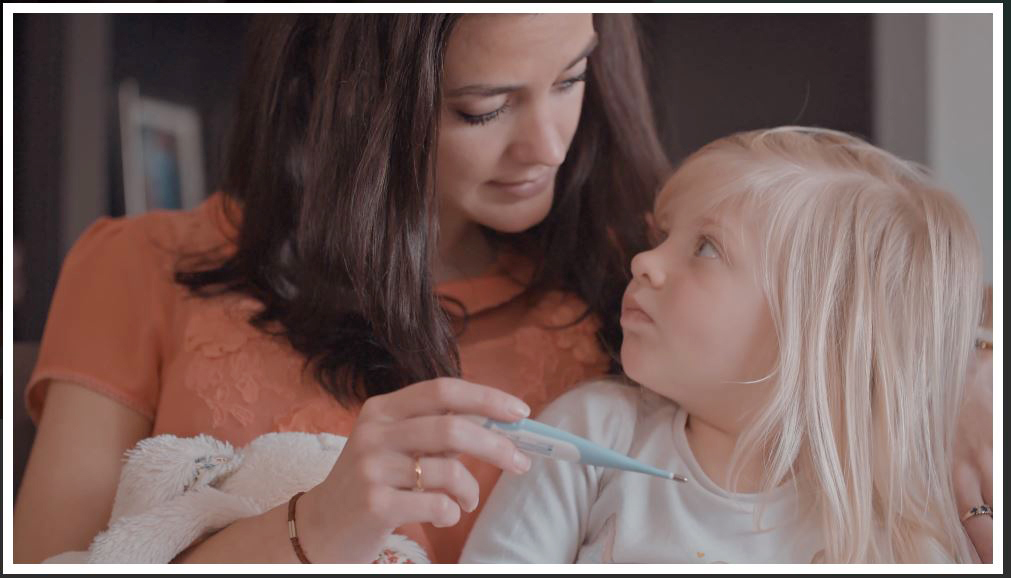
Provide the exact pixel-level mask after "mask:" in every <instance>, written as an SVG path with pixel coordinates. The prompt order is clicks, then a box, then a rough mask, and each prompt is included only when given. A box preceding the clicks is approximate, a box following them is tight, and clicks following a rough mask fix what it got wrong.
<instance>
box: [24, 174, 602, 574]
mask: <svg viewBox="0 0 1011 578" xmlns="http://www.w3.org/2000/svg"><path fill="white" fill-rule="evenodd" d="M236 214H237V209H236V205H235V204H234V203H232V202H230V201H228V200H227V197H226V196H225V195H224V194H222V193H216V194H214V195H212V196H211V197H209V198H208V199H207V200H206V201H204V202H203V203H202V204H201V205H200V206H199V207H197V208H195V209H193V210H190V211H156V212H152V213H148V214H145V215H142V216H138V217H130V218H103V219H101V220H99V221H98V222H96V223H95V224H93V225H92V226H91V227H90V228H89V229H88V230H87V231H86V232H85V233H84V234H83V235H82V236H81V238H80V239H79V240H78V241H77V243H76V244H75V245H74V247H73V249H72V250H71V251H70V253H69V254H68V255H67V258H66V260H65V262H64V264H63V269H62V271H61V273H60V278H59V282H58V283H57V287H56V292H55V295H54V296H53V301H52V304H51V306H50V311H49V318H48V320H47V323H46V328H45V333H44V335H43V338H42V343H41V346H40V351H39V358H38V363H37V365H36V367H35V370H34V372H33V374H32V377H31V379H30V381H29V385H28V388H27V391H26V394H25V395H26V403H27V407H28V412H29V414H30V415H31V416H32V419H34V420H36V422H37V421H38V418H39V415H40V413H41V411H42V408H43V404H44V402H45V396H46V389H47V385H48V382H49V381H50V380H62V381H70V382H73V383H76V384H78V385H81V386H84V387H87V388H89V389H91V390H93V391H96V392H98V393H100V394H102V395H106V396H109V397H111V398H112V399H115V400H116V401H118V402H120V403H122V404H123V405H125V406H127V407H129V408H131V409H133V410H135V411H137V412H139V413H140V414H141V415H143V416H145V417H147V418H148V419H150V420H151V422H152V424H153V430H152V435H159V434H165V433H170V434H174V435H177V436H193V435H197V434H200V433H203V434H208V435H211V436H214V437H216V438H218V439H221V440H225V441H228V442H230V443H232V444H233V445H236V446H242V445H245V444H247V443H248V442H249V441H251V440H252V439H254V438H256V437H257V436H260V435H262V434H265V433H269V432H282V431H302V432H312V433H317V432H329V433H334V434H338V435H348V434H349V432H350V431H351V427H352V425H353V423H354V419H355V413H356V411H355V410H351V411H349V410H346V409H344V408H342V407H341V406H340V405H339V404H338V403H337V402H336V401H335V400H334V399H333V398H332V397H331V396H330V395H329V394H328V393H326V392H325V391H324V390H323V389H322V387H320V386H319V384H318V383H317V382H316V381H315V379H314V378H313V377H312V372H311V371H306V372H303V370H302V369H303V357H302V356H301V355H300V354H299V353H298V352H297V351H295V350H294V349H292V348H291V346H290V345H289V344H287V343H286V342H285V341H284V340H283V339H280V338H275V337H271V336H269V335H267V334H265V333H263V332H261V331H258V330H257V329H255V328H254V327H252V326H251V325H250V324H249V323H248V322H247V320H248V319H249V317H250V315H251V314H252V313H255V312H256V311H258V309H259V307H260V305H259V303H258V302H257V301H255V300H253V299H251V298H249V297H245V296H241V295H225V296H220V297H214V298H210V299H205V298H198V297H194V296H191V295H189V294H188V290H187V289H186V288H185V287H183V286H181V285H178V284H176V283H175V282H174V281H173V272H174V270H175V267H176V264H177V260H178V256H179V254H181V253H186V252H195V251H205V250H208V249H215V248H218V249H220V250H221V251H232V250H234V243H233V242H232V241H231V240H232V239H234V238H235V237H234V234H235V232H236V231H237V229H236V225H235V224H234V223H235V222H237V220H238V218H237V217H236ZM524 269H525V267H524V266H523V263H521V262H520V261H518V260H516V259H508V258H502V259H499V261H498V262H497V263H496V264H495V265H494V266H493V267H492V268H491V269H490V270H489V271H488V272H487V273H485V274H484V275H481V276H479V277H476V278H472V279H465V280H458V281H451V282H447V283H443V284H441V285H439V286H438V288H437V291H438V292H439V293H440V294H441V295H445V296H448V297H452V298H455V299H457V300H459V302H461V303H462V304H463V305H464V306H465V307H466V308H467V311H468V312H469V314H470V315H471V316H472V317H471V319H470V321H469V323H468V325H467V327H466V330H465V332H464V333H463V335H461V336H460V337H459V338H458V344H459V350H460V358H461V366H462V377H463V378H464V379H466V380H468V381H473V382H476V383H481V384H485V385H491V386H495V387H498V388H500V389H502V390H504V391H507V392H510V393H512V394H514V395H516V396H518V397H520V398H522V399H523V400H524V401H526V402H527V403H528V404H529V405H530V407H531V408H532V410H533V411H534V412H535V413H536V412H538V411H539V410H540V408H541V407H543V406H544V405H545V404H546V403H547V402H549V401H551V400H552V399H554V398H555V397H557V396H559V395H561V393H563V392H564V391H566V390H567V389H568V388H570V387H571V386H572V385H574V384H576V383H577V382H579V381H582V380H584V379H588V378H590V377H593V376H596V375H600V374H602V373H604V372H605V371H606V369H607V359H606V357H605V356H604V354H603V353H602V352H601V350H600V348H599V346H598V344H597V341H596V338H595V335H594V334H595V332H596V330H597V328H598V322H597V321H596V320H595V319H594V318H592V317H589V318H587V319H584V320H583V321H582V322H580V323H578V324H576V325H574V326H571V327H567V328H564V329H557V327H558V326H561V325H565V324H567V323H568V322H570V321H572V320H574V319H575V318H576V317H577V316H578V315H579V314H580V313H581V312H582V303H581V302H580V301H579V300H578V299H577V298H575V297H574V296H571V295H567V294H562V293H551V294H548V295H546V296H544V297H543V298H541V299H540V300H539V302H538V303H536V304H535V305H534V306H532V307H531V306H528V305H526V306H525V305H523V304H521V303H511V304H509V305H506V306H504V307H499V308H495V307H496V306H497V305H501V304H503V303H505V302H506V301H508V300H509V299H510V298H511V297H514V296H515V295H517V294H518V293H519V292H520V291H522V289H523V286H522V284H521V283H519V282H518V281H516V280H515V279H516V277H518V276H519V277H522V275H523V274H524ZM493 308H495V309H494V310H493ZM482 312H485V313H487V314H485V315H477V314H478V313H482ZM463 461H464V463H465V464H466V465H467V466H468V468H470V470H471V471H472V472H473V473H474V475H475V477H476V478H477V479H478V482H479V483H480V486H481V496H482V502H483V499H484V497H486V496H487V495H488V492H489V491H490V490H491V487H492V486H493V485H494V483H495V481H496V480H497V479H498V475H499V474H500V471H499V470H497V469H495V468H494V467H492V466H488V465H486V464H483V463H480V462H477V461H476V460H469V459H468V458H467V457H466V456H464V458H463ZM479 511H480V507H479V508H478V510H477V511H475V512H473V513H470V514H467V513H464V514H463V518H462V519H461V521H460V523H459V524H457V525H456V526H454V527H451V528H435V527H434V526H431V525H425V526H424V527H423V532H424V536H423V537H422V536H421V535H420V534H419V532H417V531H414V532H410V533H411V534H412V536H413V537H416V538H418V539H419V540H420V541H422V542H424V545H425V546H426V547H428V549H429V553H430V554H431V556H432V559H433V561H436V562H456V560H457V559H458V557H459V553H460V550H461V549H462V547H463V542H464V541H465V539H466V536H467V533H468V532H469V530H470V527H471V526H472V524H473V522H474V518H475V516H476V515H477V513H478V512H479Z"/></svg>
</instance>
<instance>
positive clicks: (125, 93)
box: [118, 79, 206, 215]
mask: <svg viewBox="0 0 1011 578" xmlns="http://www.w3.org/2000/svg"><path fill="white" fill-rule="evenodd" d="M118 97H119V124H120V137H121V151H122V161H123V207H124V210H125V212H126V214H127V215H139V214H143V213H146V212H148V211H153V210H160V209H167V210H180V209H183V210H185V209H192V208H194V207H196V206H197V205H199V204H200V202H201V201H203V199H204V198H205V196H206V191H205V190H204V164H203V160H204V158H203V150H202V141H201V126H200V115H199V114H198V113H197V112H196V110H194V109H193V108H191V107H187V106H182V105H179V104H175V103H171V102H167V101H163V100H159V99H155V98H150V97H146V96H141V94H140V90H139V87H138V85H137V82H136V81H134V80H132V79H128V80H125V81H123V82H122V83H121V84H120V86H119V95H118Z"/></svg>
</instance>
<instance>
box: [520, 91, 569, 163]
mask: <svg viewBox="0 0 1011 578" xmlns="http://www.w3.org/2000/svg"><path fill="white" fill-rule="evenodd" d="M553 117H554V115H553V114H552V109H551V108H550V107H548V106H546V105H537V106H532V107H531V108H530V109H529V111H528V114H527V115H526V118H525V119H524V121H523V122H521V123H520V125H519V126H518V127H517V131H516V134H515V135H514V137H513V143H512V149H513V150H512V152H513V156H514V158H515V159H516V160H517V161H518V162H520V163H522V164H524V165H545V166H549V167H557V166H559V165H561V164H562V162H563V161H564V160H565V154H566V153H567V152H568V151H567V146H566V142H565V138H564V135H563V133H562V127H561V124H560V120H559V119H556V118H553Z"/></svg>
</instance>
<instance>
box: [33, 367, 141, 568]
mask: <svg viewBox="0 0 1011 578" xmlns="http://www.w3.org/2000/svg"><path fill="white" fill-rule="evenodd" d="M15 401H16V402H17V401H18V400H15ZM150 432H151V422H150V421H148V419H147V418H145V417H144V416H142V415H140V414H139V413H137V412H135V411H134V410H132V409H129V408H127V407H126V406H124V405H122V404H120V403H117V402H116V401H114V400H112V399H110V398H109V397H106V396H104V395H101V394H99V393H96V392H94V391H92V390H90V389H87V388H85V387H82V386H79V385H76V384H73V383H69V382H61V381H55V382H52V383H50V385H49V392H48V394H47V396H46V404H45V408H44V410H43V412H42V416H41V418H40V420H39V426H38V431H37V433H36V436H35V441H34V443H33V444H32V452H31V454H30V456H29V458H28V464H27V466H26V469H25V475H24V479H23V480H22V482H21V487H20V491H19V493H18V498H17V501H16V502H15V504H14V562H16V563H38V562H41V561H42V560H44V559H46V558H48V557H50V556H53V555H55V554H59V553H61V552H67V551H72V550H77V551H81V550H87V549H88V546H89V545H90V544H91V541H92V539H93V538H94V537H95V535H96V534H98V533H99V532H101V531H102V530H103V529H105V527H106V525H107V524H108V522H109V515H110V514H111V513H112V504H113V500H114V499H115V496H116V486H117V485H118V483H119V474H120V469H121V468H122V463H123V462H122V460H123V452H125V451H126V450H128V449H129V448H131V447H133V446H134V445H136V443H137V442H138V441H140V440H141V439H143V438H145V437H147V436H148V435H150Z"/></svg>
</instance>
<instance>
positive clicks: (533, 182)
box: [488, 172, 553, 199]
mask: <svg viewBox="0 0 1011 578" xmlns="http://www.w3.org/2000/svg"><path fill="white" fill-rule="evenodd" d="M552 174H553V173H551V172H548V173H544V174H543V175H541V176H539V177H537V178H535V179H528V180H522V181H509V182H506V181H488V184H489V185H492V186H493V187H495V188H496V189H498V190H500V191H502V192H504V193H506V194H509V195H512V196H514V197H520V198H524V199H526V198H530V197H534V196H537V195H538V194H540V193H541V192H543V191H544V189H545V188H546V187H547V185H548V183H550V182H551V176H552Z"/></svg>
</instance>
